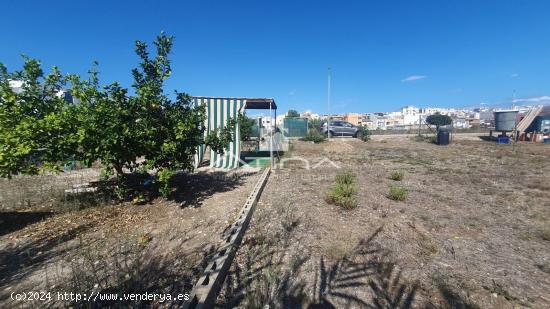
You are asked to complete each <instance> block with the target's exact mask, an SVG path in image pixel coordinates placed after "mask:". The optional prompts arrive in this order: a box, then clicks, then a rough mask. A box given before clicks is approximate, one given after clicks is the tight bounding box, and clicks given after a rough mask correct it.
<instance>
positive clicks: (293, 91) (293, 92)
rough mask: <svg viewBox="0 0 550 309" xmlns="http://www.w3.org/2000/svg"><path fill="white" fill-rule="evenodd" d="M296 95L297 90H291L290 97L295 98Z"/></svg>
mask: <svg viewBox="0 0 550 309" xmlns="http://www.w3.org/2000/svg"><path fill="white" fill-rule="evenodd" d="M295 94H296V89H293V90H291V91H290V92H289V93H288V95H290V96H293V95H295Z"/></svg>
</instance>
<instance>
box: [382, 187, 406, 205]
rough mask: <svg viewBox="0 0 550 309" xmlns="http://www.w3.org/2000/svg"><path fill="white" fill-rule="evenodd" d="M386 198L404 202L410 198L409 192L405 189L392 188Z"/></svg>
mask: <svg viewBox="0 0 550 309" xmlns="http://www.w3.org/2000/svg"><path fill="white" fill-rule="evenodd" d="M386 196H387V197H388V198H389V199H390V200H394V201H404V200H406V199H407V197H408V196H409V190H408V189H407V188H404V187H397V186H390V190H389V192H388V194H387V195H386Z"/></svg>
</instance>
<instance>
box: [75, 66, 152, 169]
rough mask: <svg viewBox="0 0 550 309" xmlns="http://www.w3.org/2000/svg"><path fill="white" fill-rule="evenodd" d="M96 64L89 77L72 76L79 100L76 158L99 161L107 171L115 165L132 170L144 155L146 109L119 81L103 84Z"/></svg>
mask: <svg viewBox="0 0 550 309" xmlns="http://www.w3.org/2000/svg"><path fill="white" fill-rule="evenodd" d="M95 65H97V64H94V68H93V69H92V70H91V71H90V78H89V79H88V80H80V78H79V77H78V76H76V75H72V76H69V80H70V81H71V83H72V88H71V93H72V95H73V96H74V97H76V98H78V100H79V101H80V104H78V120H77V122H78V125H79V129H78V133H79V145H80V147H79V151H78V153H77V158H78V160H80V161H82V162H83V163H84V164H86V165H88V166H91V164H92V163H93V162H95V161H100V162H101V163H102V165H103V166H104V167H105V168H106V170H107V175H108V174H110V173H109V171H111V170H113V169H114V170H115V171H116V173H117V175H122V174H123V173H124V170H123V168H129V169H130V170H133V169H134V168H136V167H137V163H136V160H137V158H139V157H141V156H143V155H144V149H143V147H142V146H143V140H141V139H140V137H142V136H141V135H140V134H139V130H140V129H141V128H140V120H141V119H142V118H143V115H142V114H143V109H142V108H141V107H140V106H138V105H137V104H136V101H135V100H131V98H129V97H128V96H127V92H128V91H127V89H124V88H122V87H121V86H120V85H119V84H118V83H117V82H113V83H112V84H110V85H108V86H105V87H100V86H99V80H98V72H97V71H96V67H95Z"/></svg>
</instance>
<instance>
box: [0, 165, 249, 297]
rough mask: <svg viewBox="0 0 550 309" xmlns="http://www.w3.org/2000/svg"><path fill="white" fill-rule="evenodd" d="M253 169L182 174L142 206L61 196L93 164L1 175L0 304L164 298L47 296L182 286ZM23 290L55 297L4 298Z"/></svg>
mask: <svg viewBox="0 0 550 309" xmlns="http://www.w3.org/2000/svg"><path fill="white" fill-rule="evenodd" d="M256 172H257V171H242V170H241V171H237V172H227V173H224V172H216V173H212V172H208V171H202V172H198V173H194V174H181V175H178V176H176V179H175V181H174V187H175V188H176V189H175V192H174V194H173V197H172V198H171V199H170V200H165V199H162V198H157V199H154V200H153V201H151V202H149V203H145V204H143V205H136V204H134V203H132V202H122V203H114V202H108V201H106V200H102V199H101V198H99V197H96V198H95V199H94V198H88V199H87V202H86V203H82V201H70V200H68V199H67V197H64V196H63V190H64V189H66V188H67V187H70V185H72V184H75V183H79V182H82V181H91V180H96V179H97V177H98V171H97V170H89V169H88V170H80V171H74V172H69V173H66V174H62V175H59V176H37V177H20V178H15V179H12V180H9V181H8V180H2V182H1V183H0V191H2V195H0V197H1V199H0V203H1V205H2V208H1V211H0V221H2V223H1V229H0V307H2V308H11V307H23V308H27V307H66V306H77V307H90V306H91V307H102V306H115V307H126V306H136V307H151V306H158V305H165V304H166V303H164V304H159V303H158V302H155V301H149V302H139V301H138V302H135V301H133V302H125V301H119V302H101V301H96V302H95V303H94V304H91V303H89V302H81V303H76V302H70V301H69V302H61V301H56V299H55V294H54V293H56V292H58V291H61V292H78V293H87V294H88V295H89V294H90V293H91V292H92V291H94V292H95V293H144V292H150V293H171V294H173V295H176V294H178V293H189V292H190V290H191V288H192V285H193V284H194V281H195V280H196V279H197V277H198V275H199V274H200V273H201V272H202V270H203V267H205V265H204V264H205V260H206V258H207V256H208V255H209V254H210V253H211V251H212V250H213V248H212V245H213V244H216V243H217V242H218V241H219V237H220V235H221V233H222V231H223V230H224V229H225V228H226V227H227V226H229V225H230V224H231V223H232V221H233V220H234V219H235V216H236V214H237V213H238V211H239V209H240V207H241V206H242V204H243V203H244V201H245V200H246V197H247V195H248V194H249V193H250V191H251V190H252V187H253V186H254V184H255V181H256V178H257V176H258V174H257V173H256ZM92 197H93V196H92ZM29 291H42V292H51V293H52V294H54V296H53V298H54V299H53V300H52V301H49V302H44V301H34V302H29V301H25V302H17V301H15V302H14V301H12V300H11V299H10V295H11V293H12V292H15V293H18V292H29ZM174 297H175V296H174Z"/></svg>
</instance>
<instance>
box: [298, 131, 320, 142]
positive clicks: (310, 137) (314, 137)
mask: <svg viewBox="0 0 550 309" xmlns="http://www.w3.org/2000/svg"><path fill="white" fill-rule="evenodd" d="M300 140H302V141H306V142H314V143H315V144H317V143H322V142H324V141H325V140H326V136H324V135H323V134H321V133H319V132H317V130H310V131H309V133H308V134H307V135H306V136H305V137H302V138H301V139H300Z"/></svg>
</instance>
